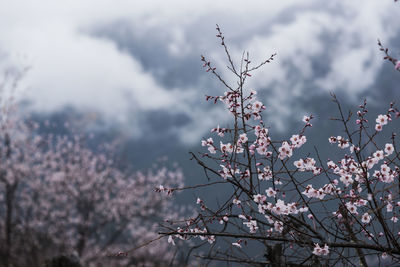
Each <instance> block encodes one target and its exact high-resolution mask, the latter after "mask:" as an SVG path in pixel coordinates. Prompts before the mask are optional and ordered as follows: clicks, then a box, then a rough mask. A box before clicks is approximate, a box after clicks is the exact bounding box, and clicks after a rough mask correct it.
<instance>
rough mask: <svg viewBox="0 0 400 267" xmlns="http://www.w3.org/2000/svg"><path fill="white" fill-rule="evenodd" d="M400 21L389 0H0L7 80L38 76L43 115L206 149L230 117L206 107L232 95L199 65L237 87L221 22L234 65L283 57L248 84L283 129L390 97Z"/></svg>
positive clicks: (32, 85)
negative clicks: (385, 85) (64, 114)
mask: <svg viewBox="0 0 400 267" xmlns="http://www.w3.org/2000/svg"><path fill="white" fill-rule="evenodd" d="M399 12H400V6H399V4H395V3H394V2H393V1H390V0H358V1H357V0H353V1H340V0H332V1H317V0H302V1H299V0H292V1H272V0H271V1H265V0H263V1H248V2H244V1H232V0H229V1H225V0H223V1H210V0H202V1H190V2H189V1H177V0H170V1H165V0H163V1H153V0H151V1H132V0H131V1H122V0H121V1H103V0H96V1H91V0H86V1H82V0H80V1H75V0H69V1H50V0H48V1H45V0H43V1H40V2H38V1H19V0H13V1H5V0H0V59H1V60H0V72H1V73H2V75H3V76H4V73H6V72H7V71H10V70H13V71H16V70H21V69H23V68H24V67H30V70H29V71H28V73H27V74H26V76H25V78H24V79H23V82H22V83H21V86H20V87H21V88H22V90H24V91H25V92H24V94H23V95H24V97H25V98H27V99H29V100H30V102H31V103H32V104H31V108H33V109H35V110H39V111H44V112H52V111H55V110H57V109H60V108H62V107H64V106H65V105H70V106H74V107H76V108H78V109H81V110H95V111H98V112H100V114H101V116H104V117H105V118H107V119H109V120H111V121H116V122H118V123H120V124H122V125H123V124H125V125H129V127H128V128H129V129H130V131H131V132H132V135H133V136H137V137H141V136H143V135H147V136H148V135H149V132H150V133H151V132H156V133H159V132H160V131H162V132H163V133H168V134H171V135H176V136H179V140H181V141H182V142H183V143H193V142H198V140H199V138H200V137H201V136H202V135H204V132H205V131H208V130H207V129H209V128H210V127H215V126H216V125H215V124H216V122H220V123H221V124H224V123H225V122H226V119H227V117H226V113H224V112H221V110H220V109H218V108H215V107H213V106H212V105H210V104H207V103H204V95H205V94H206V93H208V94H215V95H220V94H222V92H223V91H222V90H223V88H221V87H220V86H219V85H218V83H217V82H216V81H215V79H213V78H212V77H211V76H210V75H207V73H205V72H204V70H203V69H202V66H201V62H200V55H201V54H204V55H206V56H207V57H208V58H210V59H211V60H212V61H213V62H214V64H215V65H216V66H217V69H218V70H220V71H221V73H222V74H223V75H224V77H226V79H227V80H228V81H231V76H229V73H228V72H227V70H226V68H225V65H226V60H225V58H224V54H223V50H221V47H220V45H219V43H218V41H217V40H216V38H215V24H216V23H218V24H219V25H220V26H221V28H222V30H223V32H224V33H225V36H226V39H227V43H228V46H229V47H230V49H231V52H232V55H233V57H234V59H235V60H238V59H240V56H241V54H242V52H243V51H244V50H246V51H249V52H250V57H251V59H252V61H253V62H261V61H262V60H263V59H265V58H267V57H269V56H270V55H271V54H272V53H275V52H276V53H277V54H278V56H277V58H276V61H274V62H273V63H272V64H269V65H267V66H265V67H264V68H263V69H262V70H260V71H259V72H258V73H256V74H255V75H254V76H253V77H252V78H251V79H250V80H249V84H248V87H249V88H252V89H256V90H258V91H259V97H260V98H261V100H262V101H263V102H264V103H266V105H267V109H268V112H269V114H270V115H271V116H270V118H271V125H273V126H276V127H277V128H278V129H280V130H284V129H285V121H289V120H291V119H296V120H297V119H300V118H301V116H302V115H303V113H307V105H305V104H304V103H305V102H304V101H307V100H309V99H310V98H313V97H315V96H321V95H322V96H324V95H326V96H327V97H326V99H327V101H329V97H328V96H329V94H328V93H329V92H330V91H334V92H340V93H343V94H344V95H346V96H347V97H348V99H354V101H356V100H357V99H359V98H360V96H362V95H365V94H369V95H371V92H379V90H380V86H381V83H380V82H377V81H380V77H381V76H382V69H383V68H384V66H385V65H386V64H388V63H387V62H384V61H383V60H382V55H381V54H380V53H379V50H378V48H377V45H376V42H377V38H380V39H381V40H382V41H384V44H385V45H387V46H391V47H392V52H393V55H394V56H398V54H399V52H400V48H399V47H398V46H396V44H398V42H399V40H400V38H399V37H400V30H399V27H398V24H399V22H400V21H399V20H400V16H399ZM396 48H397V51H396ZM385 71H392V69H391V68H388V69H387V70H385ZM372 95H373V94H372ZM398 96H399V94H397V95H393V96H391V97H394V98H396V97H398Z"/></svg>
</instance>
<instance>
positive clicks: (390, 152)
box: [160, 25, 400, 266]
mask: <svg viewBox="0 0 400 267" xmlns="http://www.w3.org/2000/svg"><path fill="white" fill-rule="evenodd" d="M217 32H218V34H217V37H218V38H219V40H220V41H221V45H222V47H223V48H224V50H225V53H226V56H227V61H228V66H227V68H228V69H229V70H230V72H231V73H232V75H233V77H235V78H236V82H235V83H233V84H230V83H228V82H227V81H226V80H225V79H224V78H223V77H222V76H221V74H220V73H219V72H218V71H217V69H216V68H215V67H214V66H213V64H212V63H211V62H210V61H209V60H208V59H206V58H205V57H204V56H202V57H201V60H202V62H203V63H204V68H205V69H206V71H207V72H209V73H211V74H213V75H214V76H215V77H216V78H217V79H218V80H219V81H220V82H221V84H222V86H223V87H224V88H225V92H224V94H222V95H219V96H206V100H208V101H213V103H218V102H222V103H223V104H225V106H226V108H227V110H228V111H229V113H230V114H231V118H232V126H231V127H228V128H221V127H219V126H218V127H216V128H214V129H212V130H211V132H212V134H214V135H215V136H212V137H209V138H205V139H204V140H202V141H201V144H202V146H203V147H204V148H205V151H203V152H200V153H198V154H197V153H191V155H192V158H193V160H195V161H196V162H197V163H198V164H199V165H200V166H201V167H202V168H203V169H204V171H205V173H206V176H207V178H208V182H207V183H206V184H199V185H197V186H194V187H207V186H209V187H211V188H214V187H215V186H217V184H218V186H220V187H219V191H220V192H224V194H223V193H221V194H220V198H219V199H217V201H215V200H211V199H207V198H204V199H202V197H201V196H199V198H198V199H197V204H198V206H199V209H198V213H197V215H196V216H193V217H191V218H188V219H186V220H185V222H184V223H180V222H177V223H176V225H175V226H173V227H172V226H166V227H165V230H164V231H163V232H162V233H160V234H161V235H164V236H168V241H169V242H170V243H172V244H175V243H176V242H177V240H180V239H182V240H189V239H190V240H198V239H199V240H200V241H199V242H201V243H200V244H199V245H207V243H209V246H210V249H209V252H208V253H207V254H200V255H197V256H198V257H201V258H204V259H207V260H216V261H224V262H227V263H230V262H238V263H240V264H242V265H246V264H247V265H250V266H255V265H260V266H265V265H268V266H334V265H344V266H357V265H361V266H368V263H370V264H371V260H374V261H375V263H377V262H378V261H381V260H385V261H391V262H393V263H397V264H399V263H400V242H399V238H400V228H399V225H398V223H399V222H398V219H399V218H398V214H399V209H400V195H399V193H400V192H399V190H400V181H399V175H400V166H399V163H400V162H399V160H400V157H399V156H400V152H399V151H398V149H397V147H396V140H397V138H396V134H395V133H393V134H391V135H389V136H388V137H389V140H388V141H387V142H381V141H380V139H379V138H381V137H383V138H386V136H384V132H383V128H385V127H387V124H389V123H391V122H392V119H394V118H398V117H399V116H400V112H399V110H398V109H397V108H396V107H395V106H394V104H393V103H391V104H390V106H389V108H388V109H387V110H386V111H385V112H384V114H380V115H378V116H377V117H376V120H375V121H374V124H373V127H370V126H371V124H370V122H368V120H367V104H366V101H364V103H362V104H361V105H360V106H359V110H358V111H357V113H356V114H355V115H353V113H352V112H349V113H348V114H345V113H344V112H343V109H342V106H341V105H340V103H339V101H338V99H337V98H336V96H335V95H334V94H332V100H333V102H334V103H335V104H336V106H337V108H338V113H339V116H338V117H337V118H334V120H335V121H337V122H339V123H341V125H342V127H343V132H344V136H332V137H330V138H329V140H327V141H329V143H331V144H332V146H337V148H335V147H332V151H333V153H334V154H333V155H332V158H337V157H339V156H340V160H337V161H333V160H329V159H328V160H322V159H321V157H320V155H319V151H318V149H315V153H314V154H315V155H314V157H312V156H311V155H310V154H304V153H302V152H301V147H302V146H303V145H304V144H305V143H306V142H307V137H306V130H307V128H310V127H312V119H313V116H312V115H310V116H304V118H303V122H304V126H303V127H302V129H300V130H299V131H298V132H297V133H295V134H293V135H292V136H291V137H289V138H279V139H276V140H274V138H273V137H272V133H273V129H271V128H270V127H269V124H268V121H264V120H263V110H265V109H266V108H267V107H266V106H265V105H263V103H262V102H260V101H259V100H258V99H257V93H256V91H254V90H250V89H249V88H247V86H246V81H247V80H248V79H250V78H251V77H252V75H253V73H254V72H255V71H256V70H257V69H258V68H260V67H261V66H263V65H265V64H266V63H269V62H271V61H272V60H273V58H274V56H275V55H272V56H271V57H270V58H268V59H267V60H265V61H264V62H261V63H260V64H259V65H255V66H254V65H252V63H251V61H250V58H249V54H248V53H244V54H243V57H242V60H241V61H240V62H239V64H238V65H236V64H235V63H234V62H233V60H232V57H231V56H230V54H229V50H228V48H227V45H226V42H225V38H224V36H223V35H222V33H221V30H220V28H219V27H218V25H217ZM222 186H223V187H222ZM169 190H170V191H174V190H176V188H170V189H169ZM224 196H225V197H224ZM216 202H217V203H218V204H215V203H216ZM375 263H374V264H375Z"/></svg>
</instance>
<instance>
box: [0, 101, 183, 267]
mask: <svg viewBox="0 0 400 267" xmlns="http://www.w3.org/2000/svg"><path fill="white" fill-rule="evenodd" d="M10 107H11V106H10ZM8 111H9V109H3V113H2V114H1V115H2V116H1V125H0V126H1V128H0V231H1V232H0V265H1V266H43V263H44V261H45V260H46V259H50V258H55V257H56V256H59V255H62V254H64V255H66V254H73V255H75V257H76V258H77V259H79V261H80V262H81V263H82V265H83V266H110V265H112V266H128V265H129V266H149V265H151V266H155V265H160V266H166V265H168V264H177V262H178V258H177V257H176V255H177V254H176V250H171V249H170V248H169V246H168V244H166V243H165V242H150V241H154V240H155V239H157V228H158V223H159V221H161V220H162V219H165V218H166V217H170V219H171V220H172V219H174V220H176V219H177V218H178V215H179V213H180V212H181V211H180V210H178V209H177V208H175V207H174V205H173V202H172V199H167V198H166V196H163V195H159V194H157V193H155V192H154V187H156V186H158V185H159V184H164V185H165V186H168V187H178V186H182V181H183V175H182V172H181V171H180V169H179V168H178V167H176V166H174V167H172V168H167V167H166V164H165V163H163V162H155V163H154V166H153V168H152V169H149V170H148V171H145V172H132V171H123V170H121V169H119V168H117V166H116V164H115V163H114V162H113V160H111V156H110V155H111V152H112V151H113V147H112V146H104V149H98V151H97V152H93V151H92V150H90V149H88V148H86V147H85V145H84V138H83V137H82V136H74V137H66V136H53V135H48V136H45V135H39V134H37V132H38V131H36V129H37V127H38V125H37V124H35V123H27V122H24V121H23V120H21V119H20V118H18V117H17V116H16V115H15V114H16V112H15V111H13V112H8ZM11 114H13V116H11ZM149 243H151V244H150V245H149V246H148V247H146V248H141V246H142V245H143V244H149ZM130 249H132V250H130ZM121 251H124V252H121Z"/></svg>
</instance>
